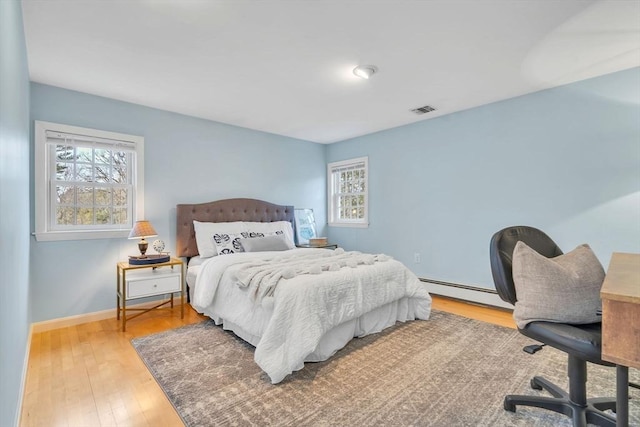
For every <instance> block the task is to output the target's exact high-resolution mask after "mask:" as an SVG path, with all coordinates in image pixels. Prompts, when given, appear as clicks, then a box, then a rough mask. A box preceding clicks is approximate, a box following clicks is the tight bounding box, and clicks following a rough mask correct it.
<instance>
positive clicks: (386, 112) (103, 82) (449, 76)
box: [22, 0, 640, 143]
mask: <svg viewBox="0 0 640 427" xmlns="http://www.w3.org/2000/svg"><path fill="white" fill-rule="evenodd" d="M22 4H23V14H24V26H25V34H26V40H27V52H28V61H29V72H30V77H31V80H32V81H34V82H39V83H45V84H49V85H53V86H59V87H63V88H68V89H72V90H77V91H81V92H86V93H90V94H95V95H100V96H105V97H109V98H115V99H119V100H123V101H128V102H133V103H136V104H142V105H147V106H150V107H155V108H160V109H163V110H169V111H174V112H177V113H182V114H187V115H190V116H196V117H202V118H206V119H210V120H215V121H218V122H223V123H229V124H232V125H237V126H242V127H246V128H250V129H256V130H261V131H265V132H271V133H275V134H279V135H286V136H290V137H293V138H299V139H303V140H308V141H314V142H321V143H331V142H335V141H341V140H344V139H348V138H352V137H355V136H360V135H365V134H369V133H372V132H376V131H380V130H383V129H388V128H392V127H396V126H401V125H405V124H408V123H413V122H416V121H420V120H426V119H429V118H433V117H437V116H439V115H443V114H448V113H452V112H455V111H460V110H464V109H467V108H471V107H475V106H478V105H483V104H487V103H490V102H495V101H499V100H502V99H507V98H511V97H514V96H518V95H522V94H526V93H530V92H534V91H537V90H540V89H544V88H548V87H552V86H556V85H560V84H565V83H569V82H573V81H577V80H582V79H585V78H588V77H593V76H597V75H602V74H606V73H610V72H613V71H618V70H622V69H626V68H631V67H635V66H640V0H621V1H587V0H517V1H516V0H423V1H420V0H413V1H408V0H325V1H320V0H306V1H303V0H300V1H293V0H289V1H285V0H281V1H277V0H262V1H257V0H253V1H252V0H235V1H234V0H110V1H105V0H23V1H22ZM358 64H374V65H376V66H377V67H378V69H379V71H378V73H376V74H375V75H374V76H372V77H371V79H369V80H362V79H360V78H358V77H355V76H354V75H353V74H352V69H353V68H354V67H355V66H356V65H358ZM424 105H431V106H433V107H435V108H436V109H437V110H436V111H434V112H431V113H428V114H425V115H421V116H418V115H415V114H414V113H412V112H410V110H411V109H413V108H416V107H421V106H424Z"/></svg>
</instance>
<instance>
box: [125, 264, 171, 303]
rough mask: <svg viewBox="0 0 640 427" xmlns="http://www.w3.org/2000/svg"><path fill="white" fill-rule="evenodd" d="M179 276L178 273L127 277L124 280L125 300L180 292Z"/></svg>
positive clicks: (156, 272) (131, 275)
mask: <svg viewBox="0 0 640 427" xmlns="http://www.w3.org/2000/svg"><path fill="white" fill-rule="evenodd" d="M180 279H181V274H180V272H179V271H176V272H174V271H169V272H168V273H166V272H161V271H154V272H153V273H145V274H136V273H131V274H129V275H127V279H126V295H125V298H126V299H131V298H140V297H146V296H152V295H161V294H168V293H171V292H180V291H181V290H182V284H181V283H180Z"/></svg>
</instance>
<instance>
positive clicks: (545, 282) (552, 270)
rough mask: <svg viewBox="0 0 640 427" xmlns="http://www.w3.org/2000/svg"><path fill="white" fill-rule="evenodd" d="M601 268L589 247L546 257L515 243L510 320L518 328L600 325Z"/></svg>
mask: <svg viewBox="0 0 640 427" xmlns="http://www.w3.org/2000/svg"><path fill="white" fill-rule="evenodd" d="M604 276H605V273H604V268H602V264H600V261H598V258H596V256H595V254H594V253H593V251H592V250H591V248H590V247H589V245H581V246H578V247H577V248H575V249H574V250H573V251H571V252H568V253H566V254H564V255H560V256H557V257H555V258H547V257H545V256H544V255H540V254H539V253H538V252H536V251H534V250H533V249H531V248H530V247H529V246H527V245H526V244H525V243H523V242H518V243H517V244H516V247H515V249H514V250H513V283H514V285H515V288H516V295H517V297H518V301H517V302H516V306H515V309H514V311H513V318H514V319H515V321H516V324H517V325H518V327H519V328H520V329H522V328H524V327H525V326H526V325H527V324H529V323H530V322H534V321H537V320H542V321H545V322H556V323H569V324H585V323H595V322H599V321H600V320H601V319H600V317H599V316H598V314H597V313H598V310H600V309H601V307H602V301H601V300H600V288H601V287H602V282H604Z"/></svg>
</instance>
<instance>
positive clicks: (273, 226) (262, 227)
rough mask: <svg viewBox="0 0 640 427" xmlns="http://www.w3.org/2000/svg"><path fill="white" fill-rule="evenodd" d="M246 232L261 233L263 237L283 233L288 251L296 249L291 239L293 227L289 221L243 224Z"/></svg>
mask: <svg viewBox="0 0 640 427" xmlns="http://www.w3.org/2000/svg"><path fill="white" fill-rule="evenodd" d="M245 225H246V226H247V230H248V231H250V232H253V233H263V234H264V235H265V236H268V235H273V234H276V233H277V234H280V233H278V232H279V231H280V232H282V233H283V235H284V237H285V240H286V242H287V245H288V246H289V249H293V248H295V247H296V245H295V243H294V239H293V227H292V226H291V223H290V222H289V221H274V222H245Z"/></svg>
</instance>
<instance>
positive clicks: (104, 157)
mask: <svg viewBox="0 0 640 427" xmlns="http://www.w3.org/2000/svg"><path fill="white" fill-rule="evenodd" d="M94 154H95V156H96V163H100V164H105V165H108V164H111V150H104V149H102V148H98V149H96V150H95V152H94Z"/></svg>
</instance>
